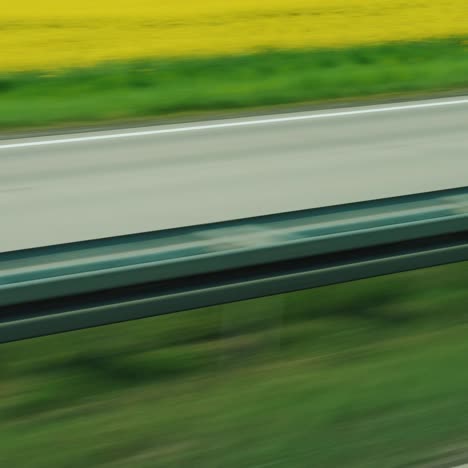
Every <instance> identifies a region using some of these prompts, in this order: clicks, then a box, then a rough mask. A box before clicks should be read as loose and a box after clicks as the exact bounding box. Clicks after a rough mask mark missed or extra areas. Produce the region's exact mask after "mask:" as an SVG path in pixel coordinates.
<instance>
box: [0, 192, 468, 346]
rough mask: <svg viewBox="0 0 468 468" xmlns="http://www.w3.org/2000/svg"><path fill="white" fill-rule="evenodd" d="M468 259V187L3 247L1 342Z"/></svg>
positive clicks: (0, 279)
mask: <svg viewBox="0 0 468 468" xmlns="http://www.w3.org/2000/svg"><path fill="white" fill-rule="evenodd" d="M464 260H468V187H467V188H459V189H452V190H445V191H439V192H431V193H426V194H417V195H410V196H404V197H396V198H391V199H384V200H374V201H367V202H360V203H353V204H348V205H341V206H333V207H327V208H319V209H312V210H305V211H298V212H292V213H282V214H277V215H269V216H263V217H258V218H250V219H242V220H236V221H228V222H221V223H215V224H209V225H201V226H193V227H186V228H178V229H171V230H165V231H157V232H150V233H143V234H135V235H128V236H121V237H113V238H108V239H99V240H91V241H86V242H78V243H71V244H65V245H57V246H49V247H43V248H35V249H30V250H22V251H15V252H5V253H0V343H1V342H9V341H14V340H20V339H26V338H32V337H37V336H43V335H48V334H52V333H59V332H65V331H71V330H77V329H81V328H87V327H94V326H99V325H105V324H110V323H116V322H122V321H127V320H134V319H140V318H144V317H149V316H155V315H161V314H167V313H172V312H179V311H183V310H189V309H197V308H201V307H206V306H210V305H215V304H221V303H227V302H234V301H240V300H244V299H251V298H255V297H261V296H265V295H273V294H280V293H285V292H290V291H294V290H300V289H307V288H313V287H318V286H325V285H330V284H334V283H340V282H345V281H352V280H357V279H362V278H367V277H371V276H378V275H384V274H390V273H396V272H401V271H406V270H411V269H417V268H424V267H429V266H435V265H441V264H445V263H453V262H459V261H464Z"/></svg>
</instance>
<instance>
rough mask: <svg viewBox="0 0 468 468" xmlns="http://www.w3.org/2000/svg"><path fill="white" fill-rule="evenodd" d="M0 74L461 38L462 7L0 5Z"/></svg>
mask: <svg viewBox="0 0 468 468" xmlns="http://www.w3.org/2000/svg"><path fill="white" fill-rule="evenodd" d="M2 3H3V4H2V6H1V8H0V71H13V70H26V69H53V68H60V67H68V66H77V65H78V66H81V65H91V64H94V63H97V62H101V61H105V60H114V59H128V58H139V57H167V56H193V55H218V54H231V53H239V52H246V51H252V50H258V49H265V48H299V47H321V46H342V45H352V44H369V43H378V42H388V41H392V40H414V39H423V38H439V37H447V36H453V35H465V34H468V0H405V1H403V0H281V1H279V0H216V1H215V0H169V1H165V2H162V1H160V0H159V1H158V0H132V1H128V0H127V1H124V0H79V1H76V0H70V1H68V2H67V1H64V0H10V1H7V0H4V1H3V2H2Z"/></svg>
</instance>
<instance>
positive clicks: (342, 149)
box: [0, 98, 468, 251]
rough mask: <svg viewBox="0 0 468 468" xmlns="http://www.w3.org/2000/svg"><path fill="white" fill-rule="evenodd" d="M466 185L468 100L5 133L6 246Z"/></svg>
mask: <svg viewBox="0 0 468 468" xmlns="http://www.w3.org/2000/svg"><path fill="white" fill-rule="evenodd" d="M465 185H468V98H453V99H444V100H432V101H417V102H412V103H411V102H408V103H399V104H389V105H379V106H369V107H358V108H345V109H342V110H336V109H335V110H322V111H314V112H303V113H295V114H283V115H269V116H264V117H250V118H243V119H237V120H236V119H232V120H222V121H208V122H198V123H196V124H193V123H192V124H181V125H167V126H159V127H145V128H140V129H128V130H112V131H110V130H109V131H102V132H94V133H80V134H73V135H62V136H41V137H35V138H27V139H12V140H0V216H1V217H0V220H1V221H0V223H1V225H0V251H10V250H17V249H23V248H30V247H37V246H44V245H50V244H56V243H65V242H72V241H78V240H85V239H92V238H102V237H108V236H115V235H121V234H130V233H135V232H143V231H150V230H159V229H165V228H171V227H179V226H184V225H193V224H201V223H207V222H213V221H222V220H227V219H237V218H243V217H250V216H257V215H263V214H271V213H276V212H282V211H292V210H299V209H306V208H314V207H319V206H329V205H334V204H341V203H348V202H355V201H362V200H367V199H375V198H384V197H389V196H397V195H406V194H411V193H416V192H426V191H431V190H439V189H447V188H452V187H460V186H465Z"/></svg>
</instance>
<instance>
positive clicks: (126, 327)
mask: <svg viewBox="0 0 468 468" xmlns="http://www.w3.org/2000/svg"><path fill="white" fill-rule="evenodd" d="M467 284H468V263H464V264H457V265H450V266H445V267H439V268H433V269H427V270H422V271H415V272H409V273H404V274H400V275H393V276H388V277H382V278H374V279H371V280H365V281H360V282H355V283H349V284H343V285H338V286H332V287H327V288H321V289H317V290H311V291H303V292H299V293H293V294H288V295H284V296H277V297H268V298H263V299H259V300H254V301H247V302H243V303H237V304H229V305H226V306H220V307H212V308H209V309H203V310H197V311H192V312H187V313H181V314H175V315H170V316H164V317H157V318H154V319H148V320H143V321H137V322H130V323H126V324H118V325H113V326H108V327H103V328H97V329H93V330H86V331H81V332H75V333H70V334H65V335H56V336H51V337H47V338H41V339H36V340H30V341H25V342H19V343H11V344H8V345H2V346H0V375H1V377H2V378H1V383H0V432H1V437H0V466H15V467H16V466H18V467H24V468H29V467H35V468H36V467H44V468H45V467H48V468H49V467H51V466H53V467H73V468H74V467H76V468H81V467H135V466H136V467H142V468H146V467H148V468H149V467H178V468H180V467H194V466H196V467H198V466H200V467H208V468H211V467H213V468H214V467H219V466H223V467H227V468H229V467H236V468H237V467H239V466H246V467H260V466H261V467H267V466H281V467H310V466H319V467H336V466H346V467H356V468H357V467H364V468H366V467H369V468H375V467H377V466H378V467H397V466H401V467H403V466H405V467H409V466H421V465H420V464H418V461H420V460H422V459H423V458H424V459H427V460H431V459H440V457H442V458H443V457H447V456H448V455H447V454H450V453H452V452H454V451H456V452H462V453H464V454H465V455H467V454H468V370H467V369H468V368H467V366H466V362H467V356H468V288H467ZM465 461H466V459H465ZM424 466H425V465H424Z"/></svg>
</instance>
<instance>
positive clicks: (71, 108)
mask: <svg viewBox="0 0 468 468" xmlns="http://www.w3.org/2000/svg"><path fill="white" fill-rule="evenodd" d="M467 88H468V45H467V42H466V40H465V39H463V38H458V39H447V40H440V41H424V42H415V43H394V44H387V45H377V46H366V47H364V46H359V47H349V48H343V49H328V50H325V49H321V50H317V49H311V50H298V51H268V52H259V53H253V54H247V55H241V56H224V57H223V56H219V57H216V58H185V59H147V60H139V61H132V62H116V63H107V64H101V65H97V66H95V67H91V68H77V69H70V70H67V71H62V72H56V73H53V74H51V73H49V72H29V73H14V74H11V73H10V74H8V73H7V74H3V75H0V102H1V106H0V129H3V130H8V129H9V130H13V129H20V128H41V127H51V126H52V127H53V126H67V125H68V126H70V125H78V126H79V125H87V124H96V123H102V122H117V121H119V122H132V121H134V122H139V121H147V120H148V119H152V120H154V119H158V118H161V117H168V116H176V115H179V116H180V115H184V116H188V115H190V114H197V115H199V114H200V113H204V112H213V113H214V114H215V115H220V114H222V113H223V112H225V111H229V110H239V109H255V108H256V109H264V108H267V107H268V106H286V107H291V106H297V105H301V104H311V103H315V104H317V103H325V102H327V103H329V102H331V101H336V102H339V103H340V102H341V103H342V102H349V101H350V100H356V99H366V98H370V97H373V98H375V97H382V98H387V99H388V98H391V97H395V96H400V97H401V96H408V97H411V96H417V95H427V94H429V93H433V92H437V91H439V92H443V91H450V92H454V91H460V90H466V89H467Z"/></svg>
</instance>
